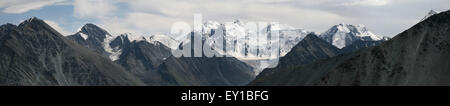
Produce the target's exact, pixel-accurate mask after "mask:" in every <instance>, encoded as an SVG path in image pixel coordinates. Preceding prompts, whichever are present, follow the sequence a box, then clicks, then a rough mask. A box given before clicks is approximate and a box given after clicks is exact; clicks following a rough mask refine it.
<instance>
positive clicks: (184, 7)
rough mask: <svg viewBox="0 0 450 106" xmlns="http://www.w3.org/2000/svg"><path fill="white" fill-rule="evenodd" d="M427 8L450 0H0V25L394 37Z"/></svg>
mask: <svg viewBox="0 0 450 106" xmlns="http://www.w3.org/2000/svg"><path fill="white" fill-rule="evenodd" d="M431 9H433V10H436V11H445V10H448V9H450V0H0V24H5V23H13V24H18V23H20V22H21V21H22V20H25V19H28V18H30V17H32V16H36V17H38V18H41V19H43V20H45V21H46V22H47V23H48V24H50V25H51V26H53V27H54V28H55V29H57V30H58V31H60V32H61V33H63V34H72V33H74V32H75V31H76V30H77V29H78V28H79V27H81V26H82V25H84V24H86V23H94V24H96V25H99V26H101V27H103V28H105V29H106V30H108V31H109V32H110V33H112V34H121V33H125V32H131V33H136V34H143V35H150V34H156V33H167V32H169V31H170V27H171V25H172V24H173V23H174V22H178V21H184V22H189V23H193V17H194V16H193V15H194V13H201V14H202V15H203V19H204V21H205V20H215V21H220V22H230V21H233V20H235V19H239V20H242V21H244V22H245V21H255V22H258V21H266V22H280V23H283V24H289V25H291V26H294V27H297V28H304V29H306V30H309V31H314V32H317V33H321V32H324V31H325V30H327V29H328V28H330V27H331V26H333V25H335V24H340V23H346V24H364V25H365V26H367V27H368V28H369V30H371V31H372V32H373V33H375V34H378V35H383V36H394V35H396V34H398V33H400V32H401V31H403V30H405V29H407V28H409V27H411V26H412V25H414V24H415V23H417V22H418V21H420V20H421V19H422V18H423V17H424V16H425V15H426V14H427V13H428V11H430V10H431Z"/></svg>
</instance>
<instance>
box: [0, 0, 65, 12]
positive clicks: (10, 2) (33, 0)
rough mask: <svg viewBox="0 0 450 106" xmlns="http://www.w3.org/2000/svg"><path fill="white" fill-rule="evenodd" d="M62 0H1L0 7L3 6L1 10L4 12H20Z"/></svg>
mask: <svg viewBox="0 0 450 106" xmlns="http://www.w3.org/2000/svg"><path fill="white" fill-rule="evenodd" d="M62 1H64V0H2V1H0V8H3V10H2V12H4V13H10V14H20V13H24V12H27V11H30V10H37V9H40V8H42V7H44V6H49V5H53V4H55V3H59V2H62Z"/></svg>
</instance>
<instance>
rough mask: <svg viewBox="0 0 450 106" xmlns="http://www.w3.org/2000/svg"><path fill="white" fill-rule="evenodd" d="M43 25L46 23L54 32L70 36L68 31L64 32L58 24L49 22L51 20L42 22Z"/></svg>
mask: <svg viewBox="0 0 450 106" xmlns="http://www.w3.org/2000/svg"><path fill="white" fill-rule="evenodd" d="M44 22H45V23H47V24H48V25H50V26H51V27H52V28H53V29H55V30H56V31H58V32H59V33H61V34H62V35H64V36H67V35H70V34H72V33H71V32H69V31H66V30H64V29H63V28H62V27H61V26H60V25H59V24H58V23H56V22H55V21H51V20H44Z"/></svg>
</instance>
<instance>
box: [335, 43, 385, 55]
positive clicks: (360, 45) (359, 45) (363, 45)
mask: <svg viewBox="0 0 450 106" xmlns="http://www.w3.org/2000/svg"><path fill="white" fill-rule="evenodd" d="M384 41H385V40H378V41H362V40H356V41H354V42H353V44H351V45H348V46H346V47H344V48H342V49H341V52H342V53H351V52H355V51H358V50H360V49H362V48H368V47H372V46H377V45H380V44H381V43H383V42H384Z"/></svg>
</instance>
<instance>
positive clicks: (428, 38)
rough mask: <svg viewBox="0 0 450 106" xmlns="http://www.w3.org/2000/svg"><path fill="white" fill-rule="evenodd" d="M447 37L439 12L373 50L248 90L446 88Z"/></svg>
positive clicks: (449, 30) (267, 78) (448, 26)
mask: <svg viewBox="0 0 450 106" xmlns="http://www.w3.org/2000/svg"><path fill="white" fill-rule="evenodd" d="M449 34H450V11H446V12H441V13H438V14H435V15H432V16H430V17H428V18H426V19H425V20H423V21H421V22H420V23H418V24H416V25H414V26H413V27H411V28H410V29H408V30H406V31H404V32H402V33H400V34H399V35H397V36H395V37H394V38H392V39H390V40H388V41H385V42H384V43H382V44H380V45H378V46H374V47H369V48H365V49H361V50H358V51H356V52H351V53H347V54H343V55H339V56H335V57H332V58H329V59H325V60H321V61H316V62H313V63H310V64H306V65H302V64H300V65H296V66H292V67H287V68H282V69H279V70H277V71H275V72H271V74H269V75H264V76H258V77H257V78H256V79H255V80H254V81H253V82H251V83H250V85H297V86H308V85H320V86H323V85H326V86H379V85H381V86H387V85H389V86H398V85H449V84H450V78H449V77H448V75H450V72H449V70H450V61H449V59H450V55H449V54H450V49H449V48H450V43H449V42H450V37H449ZM263 73H265V72H263Z"/></svg>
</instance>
